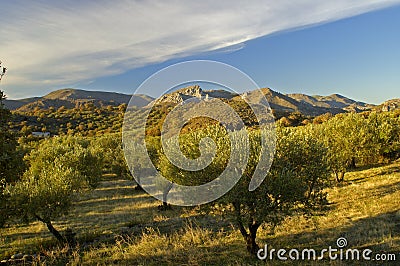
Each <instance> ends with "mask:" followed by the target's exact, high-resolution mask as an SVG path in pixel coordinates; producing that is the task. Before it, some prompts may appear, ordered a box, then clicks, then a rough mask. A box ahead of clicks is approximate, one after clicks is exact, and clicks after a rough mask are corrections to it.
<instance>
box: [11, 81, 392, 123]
mask: <svg viewBox="0 0 400 266" xmlns="http://www.w3.org/2000/svg"><path fill="white" fill-rule="evenodd" d="M261 91H262V92H263V93H264V95H265V97H266V99H267V100H268V102H269V104H270V107H271V108H272V110H273V111H274V113H275V114H276V115H278V116H282V115H285V114H287V113H293V112H300V113H302V114H304V115H309V116H317V115H321V114H324V113H332V114H337V113H343V112H360V111H365V110H371V109H376V108H380V109H393V108H399V106H400V100H399V99H394V100H391V101H388V102H385V103H384V104H382V105H380V106H378V107H375V105H372V104H367V103H363V102H359V101H355V100H352V99H349V98H347V97H345V96H342V95H339V94H332V95H329V96H320V95H313V96H310V95H306V94H300V93H294V94H282V93H279V92H276V91H274V90H272V89H270V88H263V89H261ZM249 93H251V92H245V93H243V94H236V93H231V92H229V91H225V90H202V89H201V87H200V86H198V85H194V86H189V87H185V88H182V89H179V90H177V91H174V92H172V93H168V94H165V95H163V96H161V97H160V98H158V99H156V100H155V99H154V98H152V97H150V96H147V95H134V97H133V98H132V100H131V103H132V104H133V105H134V106H136V107H138V108H140V107H146V106H147V107H148V106H149V105H150V103H154V104H159V105H162V104H168V103H169V104H178V103H181V102H183V101H186V100H187V99H190V98H202V99H205V98H220V99H224V100H225V101H243V97H246V95H247V94H249ZM130 99H131V95H127V94H122V93H115V92H103V91H85V90H78V89H70V88H69V89H62V90H57V91H53V92H51V93H49V94H47V95H45V96H43V97H33V98H26V99H21V100H6V101H5V105H6V107H7V108H9V109H11V110H18V111H31V110H34V109H35V108H36V107H40V108H41V109H48V108H50V107H54V108H59V107H61V106H65V107H66V108H74V107H76V106H79V105H82V104H85V103H89V102H91V103H93V104H94V105H95V106H107V105H112V106H117V105H120V104H123V103H128V102H129V100H130Z"/></svg>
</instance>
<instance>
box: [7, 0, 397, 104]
mask: <svg viewBox="0 0 400 266" xmlns="http://www.w3.org/2000/svg"><path fill="white" fill-rule="evenodd" d="M93 2H94V1H92V2H89V1H87V2H84V3H81V2H79V1H57V3H52V1H36V2H35V3H33V2H32V1H8V2H6V3H5V2H2V1H0V25H1V26H0V36H1V38H0V47H1V49H0V59H1V60H2V61H3V64H4V65H5V66H7V67H8V69H9V71H8V73H7V75H6V76H5V77H4V79H3V81H2V83H1V87H0V88H1V89H2V90H5V91H6V93H7V95H8V96H9V98H23V97H30V96H40V95H44V94H46V93H48V92H50V91H52V90H55V89H59V88H64V87H75V88H82V89H89V90H104V91H117V92H123V93H133V92H134V90H135V89H136V88H137V87H138V86H139V85H140V83H141V82H143V81H144V80H145V79H146V78H147V77H149V76H150V75H151V74H153V73H154V72H155V71H157V70H160V69H162V68H164V67H167V66H169V65H171V64H173V63H178V62H182V61H185V60H195V59H208V60H216V61H220V62H224V63H227V64H230V65H232V66H234V67H236V68H238V69H240V70H242V71H244V72H245V73H246V74H248V75H249V76H250V77H252V78H253V79H254V80H255V81H256V82H257V83H258V84H259V85H260V86H261V87H271V88H272V89H275V90H277V91H279V92H282V93H296V92H299V93H306V94H311V95H313V94H320V95H328V94H332V93H339V94H342V95H345V96H348V97H351V98H354V99H356V100H361V101H365V102H369V103H380V102H382V101H385V100H387V99H390V98H399V97H400V93H399V91H400V75H399V72H400V51H399V47H400V31H399V28H400V5H399V4H400V1H365V0H363V1H360V0H353V1H344V0H338V1H311V0H303V1H296V2H295V3H293V1H289V0H282V1H260V2H257V1H253V2H251V4H241V3H240V2H238V1H234V2H233V3H232V2H226V3H225V2H224V1H220V2H218V3H217V4H215V1H202V2H201V3H198V1H196V2H195V1H186V2H183V1H171V2H168V4H164V3H163V2H156V1H96V2H95V3H93ZM110 2H111V3H110ZM325 2H328V3H325ZM228 3H230V4H228ZM164 90H165V88H154V91H152V92H149V94H152V95H158V94H159V93H161V92H162V91H164Z"/></svg>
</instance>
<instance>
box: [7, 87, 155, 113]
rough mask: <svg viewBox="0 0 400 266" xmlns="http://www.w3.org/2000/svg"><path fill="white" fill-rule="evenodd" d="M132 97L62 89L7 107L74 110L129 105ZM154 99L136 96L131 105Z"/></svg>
mask: <svg viewBox="0 0 400 266" xmlns="http://www.w3.org/2000/svg"><path fill="white" fill-rule="evenodd" d="M131 97H132V96H131V95H128V94H122V93H115V92H103V91H85V90H78V89H62V90H56V91H53V92H50V93H49V94H47V95H45V96H43V97H34V98H26V99H21V100H6V101H5V105H6V107H7V108H9V109H10V110H16V109H17V110H18V111H22V112H28V111H32V110H34V109H35V108H36V107H39V108H41V109H48V108H50V107H54V108H59V107H61V106H64V107H66V108H74V107H76V106H79V105H82V104H85V103H93V104H94V105H95V106H100V107H102V106H107V105H111V106H118V105H120V104H127V103H128V102H129V100H130V99H131ZM152 100H153V98H151V97H150V96H147V95H135V96H134V97H133V98H132V100H131V104H133V105H135V106H137V107H143V106H145V105H147V104H148V103H149V102H150V101H152Z"/></svg>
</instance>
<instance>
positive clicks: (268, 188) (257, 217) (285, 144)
mask: <svg viewBox="0 0 400 266" xmlns="http://www.w3.org/2000/svg"><path fill="white" fill-rule="evenodd" d="M259 143H260V132H259V131H258V132H257V131H255V132H252V133H251V134H250V148H251V149H250V157H249V160H248V167H247V169H246V171H245V173H244V174H243V176H242V178H241V179H240V181H239V182H238V183H237V184H236V186H235V187H234V188H233V189H232V190H231V191H230V192H229V193H228V194H227V195H226V196H224V197H223V198H222V199H221V200H220V202H221V203H222V204H224V205H226V206H227V207H224V208H223V209H224V211H225V212H228V213H230V214H231V215H232V216H233V218H234V220H235V222H236V224H237V226H238V228H239V230H240V233H241V234H242V236H243V238H244V240H245V242H246V246H247V250H248V251H249V252H250V253H252V254H255V253H256V252H257V251H258V249H259V247H258V245H257V243H256V238H257V231H258V229H259V227H260V226H261V225H262V224H263V223H269V224H271V225H276V224H278V223H279V222H281V221H282V219H283V218H284V217H285V216H286V215H290V214H291V213H293V212H294V211H300V210H309V209H311V208H313V205H315V204H321V203H324V202H325V200H321V199H325V197H326V195H325V194H324V193H323V188H324V187H326V186H327V185H328V184H329V182H328V180H329V171H328V165H327V163H326V149H325V148H324V146H322V145H321V144H320V143H319V142H318V141H317V140H315V139H314V138H312V136H309V135H308V134H306V132H302V131H300V130H297V129H292V128H286V129H283V128H279V129H278V130H277V143H276V153H275V156H274V161H273V163H272V165H271V168H270V170H269V172H268V173H267V172H265V175H266V177H265V180H264V181H263V183H262V184H261V185H260V186H259V187H258V188H257V189H256V190H254V191H249V190H248V187H249V182H250V180H251V178H252V174H253V172H254V170H255V167H256V166H257V164H258V161H259V156H260V154H261V147H260V145H259ZM266 170H267V169H265V171H266Z"/></svg>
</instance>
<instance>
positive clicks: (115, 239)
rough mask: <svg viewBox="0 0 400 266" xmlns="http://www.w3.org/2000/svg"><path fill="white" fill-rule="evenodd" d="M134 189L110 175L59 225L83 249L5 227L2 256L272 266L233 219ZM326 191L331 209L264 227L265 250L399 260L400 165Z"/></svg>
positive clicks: (41, 230) (38, 228)
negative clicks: (255, 253)
mask: <svg viewBox="0 0 400 266" xmlns="http://www.w3.org/2000/svg"><path fill="white" fill-rule="evenodd" d="M134 185H135V184H134V182H132V181H126V180H122V179H119V178H118V177H115V176H104V180H103V181H102V182H101V184H100V186H99V187H98V188H97V189H96V190H94V191H93V192H91V193H90V194H88V195H85V196H82V197H81V198H79V199H77V201H76V203H75V206H74V209H73V211H72V212H71V213H70V214H69V215H67V216H65V217H64V218H62V219H60V220H59V221H57V222H56V223H55V226H57V227H58V228H60V229H62V230H65V229H66V228H68V227H73V228H74V230H75V231H76V232H77V239H78V241H79V244H78V247H77V248H75V249H69V248H67V247H60V246H57V244H56V243H55V241H54V240H53V238H52V237H51V235H50V233H48V231H47V229H46V228H45V226H44V225H42V224H40V223H34V224H31V225H30V226H26V225H19V226H12V227H9V228H5V229H1V230H0V259H7V258H9V256H11V255H13V254H16V253H19V252H21V253H24V254H41V255H42V257H41V263H46V264H47V265H54V264H56V265H65V264H66V263H70V265H113V264H114V265H116V264H118V265H170V264H173V265H265V262H261V261H258V260H257V259H255V258H253V257H251V256H250V255H248V253H247V251H246V249H245V244H244V242H243V240H242V237H241V235H240V233H239V231H238V230H237V228H236V227H235V225H234V224H233V223H231V222H232V221H229V220H227V219H226V218H224V217H220V216H217V215H216V216H212V215H207V214H206V213H205V212H204V211H203V210H202V209H198V208H183V207H174V208H173V209H172V210H169V211H166V212H159V211H158V209H157V205H159V204H160V203H159V202H158V201H156V200H154V199H153V198H151V197H149V196H148V195H147V194H145V193H144V192H142V191H138V190H134ZM327 192H328V194H329V196H328V200H329V202H330V204H329V206H328V208H327V209H326V210H321V211H318V212H314V213H310V214H299V215H297V216H292V217H290V218H288V219H287V220H285V222H284V223H283V224H281V225H280V226H278V227H276V228H274V229H272V228H269V227H267V226H265V227H263V228H262V229H261V231H260V233H259V238H258V243H259V245H260V246H264V244H268V245H269V246H270V247H271V248H276V249H279V248H286V249H290V248H299V249H302V248H314V249H316V250H321V249H323V248H327V247H328V246H329V245H331V246H335V243H336V239H337V238H338V237H346V239H347V240H348V246H347V247H349V248H359V249H365V248H369V249H371V250H373V252H382V253H396V254H397V262H398V261H399V260H400V254H399V253H400V161H397V162H394V163H392V164H390V165H384V166H378V167H373V168H364V169H357V170H355V171H352V172H350V173H348V175H347V177H346V182H345V183H343V184H341V185H339V186H337V187H333V188H330V189H328V190H327ZM279 263H281V262H279V261H274V263H272V264H279ZM324 263H325V264H327V265H328V264H333V265H341V264H340V262H339V261H336V262H329V261H324ZM303 264H304V265H309V264H310V263H309V262H307V261H306V262H303ZM317 264H318V265H319V264H321V262H316V263H315V265H317ZM371 265H375V264H373V263H371ZM393 265H395V263H393Z"/></svg>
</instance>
